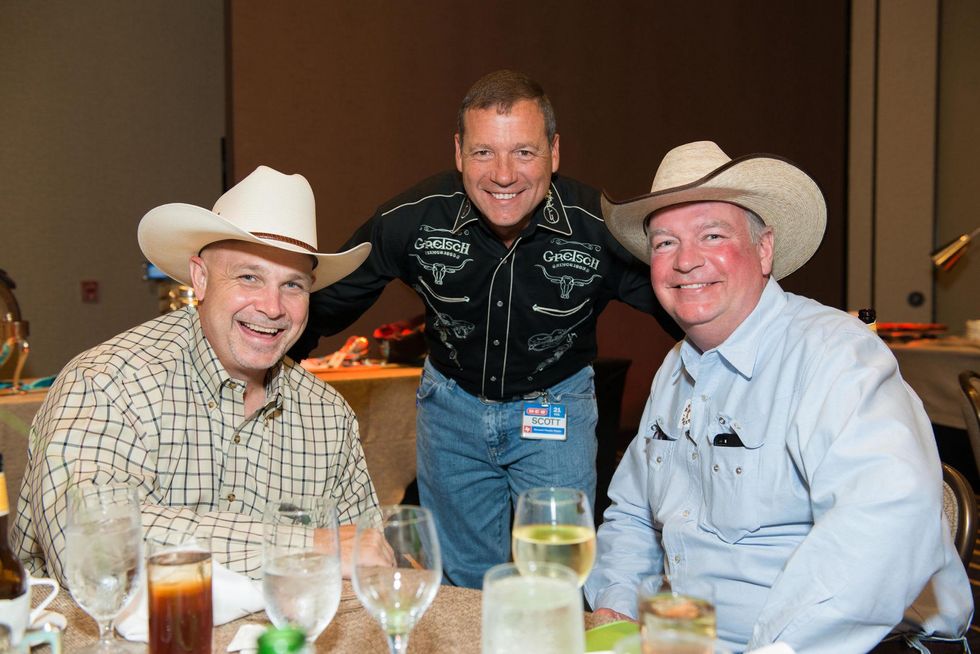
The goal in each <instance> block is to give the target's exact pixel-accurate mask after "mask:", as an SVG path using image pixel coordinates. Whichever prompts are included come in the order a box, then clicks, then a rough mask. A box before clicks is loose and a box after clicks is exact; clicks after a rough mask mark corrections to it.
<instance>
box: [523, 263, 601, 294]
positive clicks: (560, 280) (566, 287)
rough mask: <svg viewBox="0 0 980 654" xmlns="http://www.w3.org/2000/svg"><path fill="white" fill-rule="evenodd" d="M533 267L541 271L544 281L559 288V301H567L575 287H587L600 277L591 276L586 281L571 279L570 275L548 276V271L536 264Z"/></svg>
mask: <svg viewBox="0 0 980 654" xmlns="http://www.w3.org/2000/svg"><path fill="white" fill-rule="evenodd" d="M534 265H536V266H537V267H538V268H540V269H541V272H543V273H544V278H545V279H547V280H548V281H549V282H551V283H552V284H558V286H559V287H560V288H561V299H563V300H567V299H568V298H569V297H570V296H571V294H572V289H573V288H575V287H576V286H588V285H589V284H591V283H592V282H594V281H595V280H597V279H599V278H600V277H602V275H592V276H591V277H589V278H588V279H578V278H576V277H572V276H571V275H560V276H555V275H549V274H548V271H547V270H546V269H545V267H544V266H542V265H541V264H540V263H536V264H534Z"/></svg>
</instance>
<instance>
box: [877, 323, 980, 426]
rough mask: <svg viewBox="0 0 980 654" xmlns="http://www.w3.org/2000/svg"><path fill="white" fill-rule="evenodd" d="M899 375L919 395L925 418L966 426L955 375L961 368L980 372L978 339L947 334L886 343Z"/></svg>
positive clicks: (938, 422)
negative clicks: (895, 360)
mask: <svg viewBox="0 0 980 654" xmlns="http://www.w3.org/2000/svg"><path fill="white" fill-rule="evenodd" d="M888 347H890V348H891V350H892V352H894V353H895V358H896V359H898V368H899V370H901V372H902V377H904V378H905V381H906V382H908V384H909V386H911V387H912V389H913V390H914V391H915V392H916V394H917V395H918V396H919V397H920V398H921V399H922V404H923V405H924V406H925V408H926V413H928V414H929V419H930V420H931V421H932V422H934V423H936V424H938V425H944V426H946V427H956V428H957V429H966V423H965V422H964V421H963V413H962V409H961V408H960V403H961V397H960V396H961V395H962V391H961V390H960V384H959V380H958V379H957V377H958V376H959V374H960V372H962V371H964V370H976V371H978V372H980V343H978V342H976V341H969V340H967V339H965V338H961V337H956V336H948V337H943V338H932V339H923V340H919V341H909V342H907V343H889V344H888Z"/></svg>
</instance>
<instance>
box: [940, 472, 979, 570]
mask: <svg viewBox="0 0 980 654" xmlns="http://www.w3.org/2000/svg"><path fill="white" fill-rule="evenodd" d="M943 513H945V514H946V520H947V522H949V530H950V532H951V534H952V536H953V543H954V544H955V545H956V551H957V552H958V553H959V555H960V559H961V560H962V561H963V566H964V567H967V566H969V565H970V559H971V557H972V556H973V546H974V544H975V543H976V540H977V497H976V495H974V494H973V487H972V486H970V482H969V481H967V479H966V477H964V476H963V473H961V472H960V471H959V470H957V469H956V468H954V467H953V466H951V465H949V464H948V463H944V464H943Z"/></svg>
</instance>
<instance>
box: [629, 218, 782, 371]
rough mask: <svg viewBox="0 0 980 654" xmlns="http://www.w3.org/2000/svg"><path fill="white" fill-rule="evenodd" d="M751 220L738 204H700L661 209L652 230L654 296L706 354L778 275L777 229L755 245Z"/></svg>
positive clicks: (767, 229)
mask: <svg viewBox="0 0 980 654" xmlns="http://www.w3.org/2000/svg"><path fill="white" fill-rule="evenodd" d="M748 221H749V218H748V216H746V214H745V211H744V210H743V209H741V208H740V207H737V206H735V205H733V204H728V203H727V202H695V203H691V204H680V205H675V206H672V207H667V208H666V209H661V210H660V211H658V212H656V213H654V214H653V217H652V218H651V219H650V223H649V224H648V226H647V233H648V234H649V235H650V281H651V283H652V284H653V290H654V293H656V295H657V299H658V300H660V304H661V305H663V307H664V309H666V310H667V313H669V314H670V315H671V316H672V317H673V318H674V320H676V321H677V324H679V325H680V326H681V328H682V329H683V330H684V332H685V333H686V334H687V336H688V338H689V339H690V340H691V342H693V343H694V344H695V345H696V346H698V348H699V349H700V350H701V351H702V352H703V351H705V350H709V349H711V348H713V347H717V346H718V345H720V344H721V343H722V342H723V341H724V340H725V339H726V338H728V337H729V336H730V335H731V333H732V332H733V331H735V329H736V328H737V327H738V326H739V325H740V324H741V323H742V321H743V320H745V318H746V317H747V316H748V315H749V314H750V313H752V310H753V309H755V306H756V304H758V303H759V298H760V297H761V296H762V291H763V289H764V288H765V286H766V281H767V279H768V276H769V273H770V272H772V252H773V234H772V230H771V229H769V228H766V229H765V230H764V231H763V232H762V234H761V236H760V237H759V241H758V243H753V242H752V237H751V235H750V232H749V223H748Z"/></svg>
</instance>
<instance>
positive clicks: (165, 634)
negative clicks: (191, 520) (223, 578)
mask: <svg viewBox="0 0 980 654" xmlns="http://www.w3.org/2000/svg"><path fill="white" fill-rule="evenodd" d="M147 547H148V558H147V561H146V570H147V582H148V584H147V586H148V592H149V607H150V611H149V612H150V638H149V643H150V654H210V652H211V639H212V632H213V628H212V627H213V612H212V611H213V610H212V600H211V541H210V539H209V538H207V537H206V536H195V535H193V534H180V535H178V536H177V537H175V538H173V539H172V541H171V542H169V543H161V542H158V541H154V540H149V541H147Z"/></svg>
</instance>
